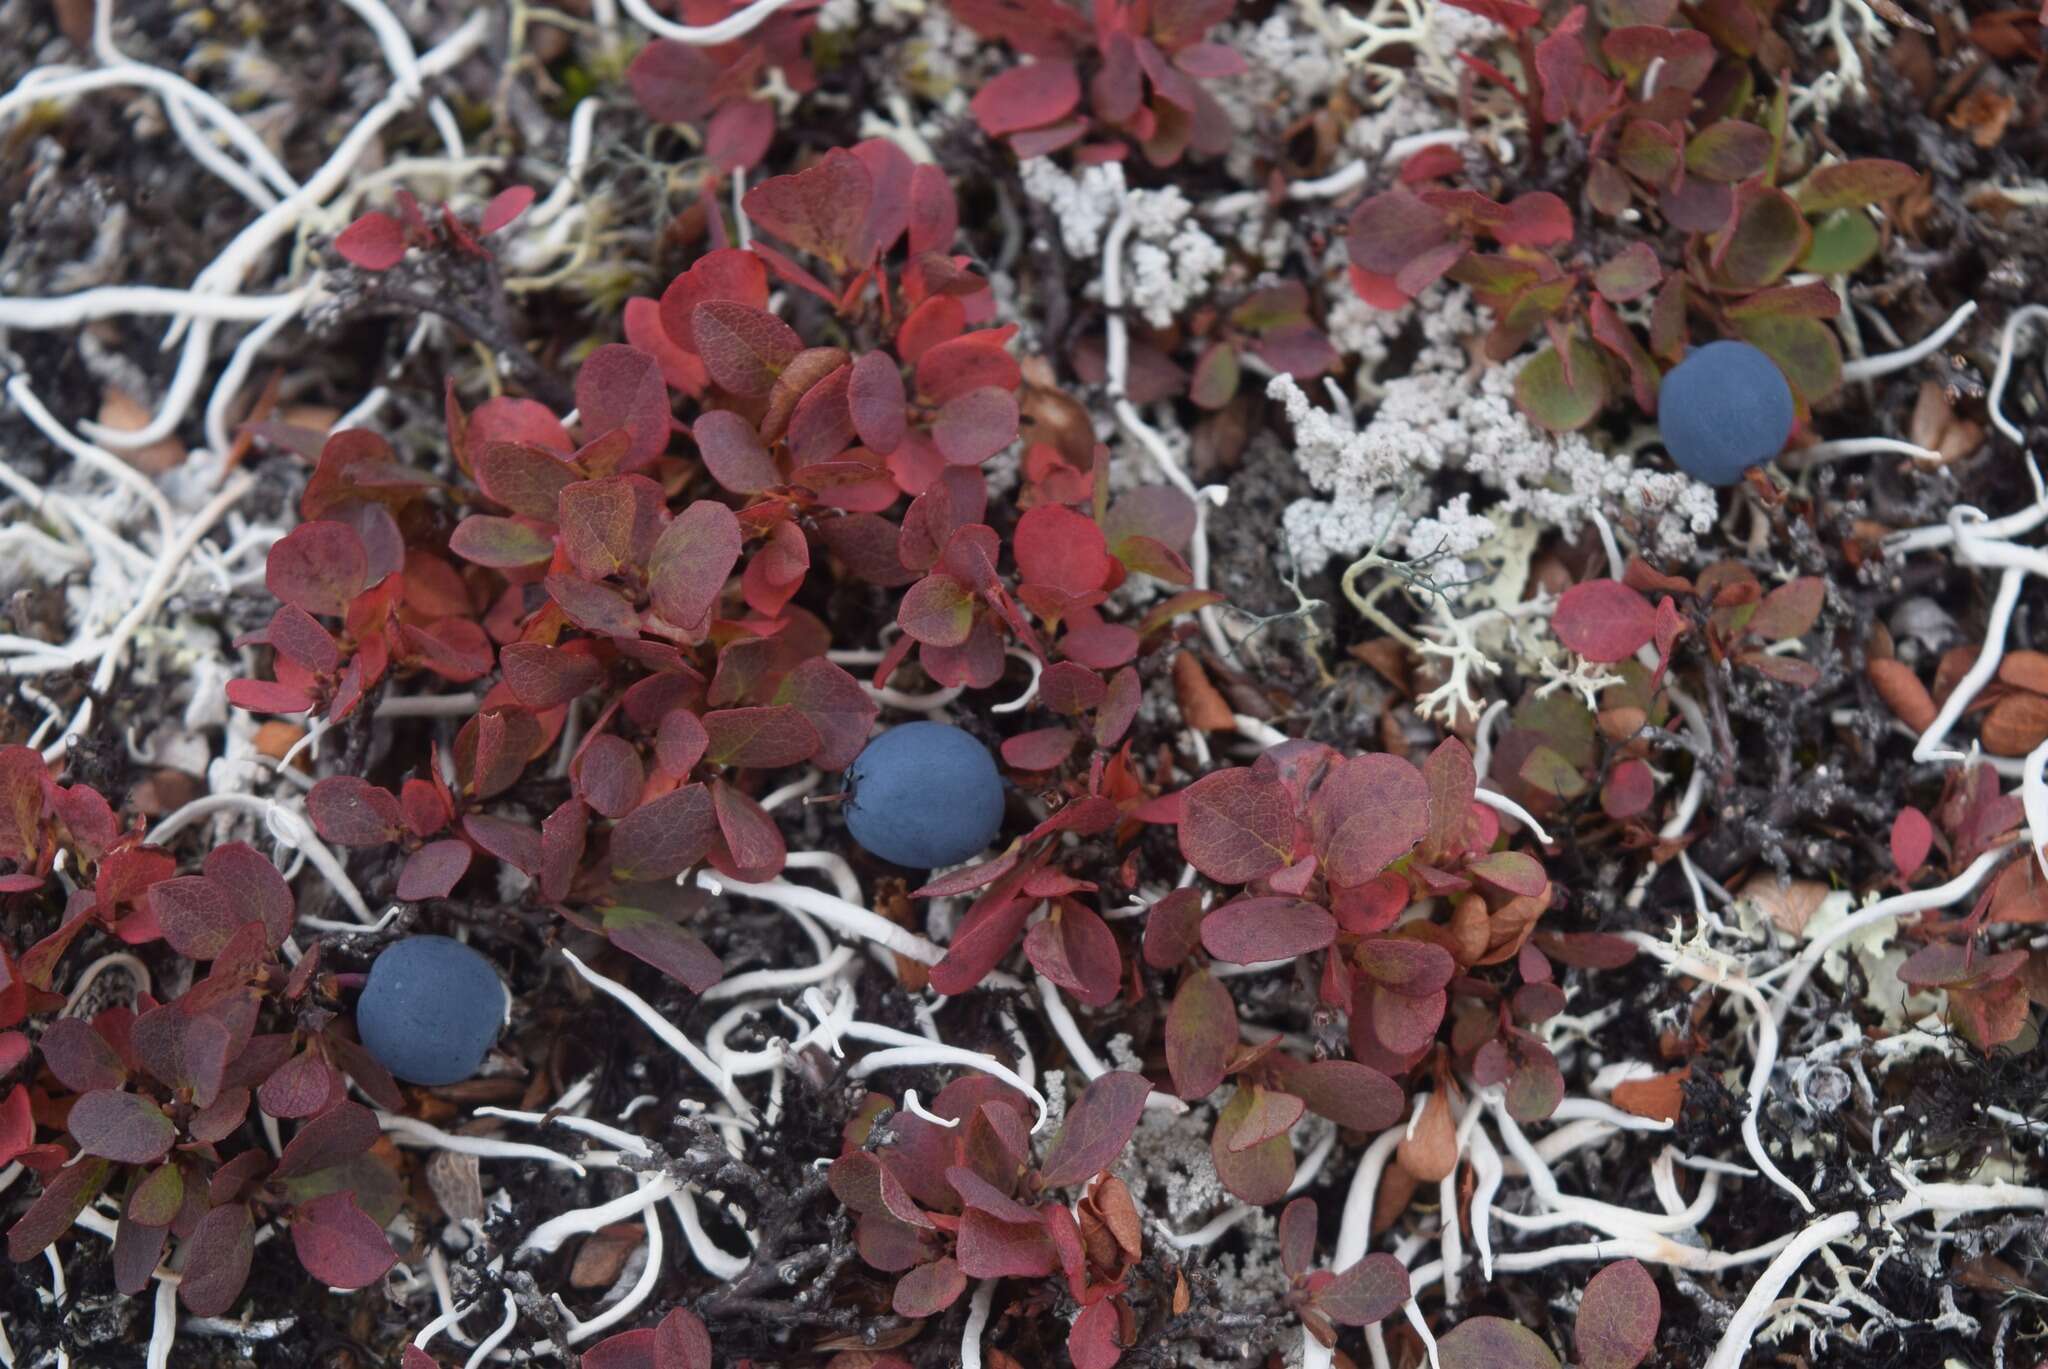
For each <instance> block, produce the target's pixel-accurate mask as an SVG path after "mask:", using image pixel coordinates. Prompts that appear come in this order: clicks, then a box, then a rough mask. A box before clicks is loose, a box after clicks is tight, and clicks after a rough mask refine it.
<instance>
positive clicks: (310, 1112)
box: [256, 1051, 343, 1120]
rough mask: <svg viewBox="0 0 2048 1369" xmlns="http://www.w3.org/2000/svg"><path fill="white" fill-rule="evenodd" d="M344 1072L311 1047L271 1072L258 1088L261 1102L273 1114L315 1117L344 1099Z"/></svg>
mask: <svg viewBox="0 0 2048 1369" xmlns="http://www.w3.org/2000/svg"><path fill="white" fill-rule="evenodd" d="M342 1087H343V1085H342V1080H341V1074H340V1073H339V1071H337V1070H336V1069H335V1068H334V1066H332V1065H330V1064H328V1063H327V1062H326V1061H325V1060H322V1059H321V1058H320V1057H319V1056H317V1055H315V1054H313V1052H311V1051H301V1052H299V1053H298V1054H297V1055H295V1056H293V1057H292V1058H291V1059H290V1060H287V1061H286V1062H285V1063H284V1064H282V1065H279V1066H278V1067H277V1068H276V1069H274V1070H272V1071H271V1072H270V1077H269V1078H268V1079H265V1080H264V1081H263V1083H262V1085H261V1087H259V1088H258V1089H257V1090H256V1102H257V1104H258V1105H259V1106H260V1107H261V1108H262V1109H263V1110H264V1111H265V1112H266V1113H268V1114H270V1115H271V1116H272V1117H277V1118H282V1119H286V1120H291V1119H296V1118H300V1117H314V1116H318V1115H319V1114H320V1113H322V1112H325V1111H326V1110H327V1109H328V1108H329V1107H331V1106H333V1105H334V1104H335V1103H338V1102H340V1101H341V1099H342V1096H343V1094H342Z"/></svg>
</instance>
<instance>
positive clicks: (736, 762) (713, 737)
mask: <svg viewBox="0 0 2048 1369" xmlns="http://www.w3.org/2000/svg"><path fill="white" fill-rule="evenodd" d="M703 721H704V731H705V733H706V734H707V735H708V737H709V738H710V743H709V748H708V750H707V752H706V755H707V756H708V757H709V759H710V760H711V761H712V763H713V764H716V765H728V766H733V767H735V768H739V767H755V768H761V769H768V768H772V767H775V766H782V765H800V764H802V763H803V762H804V761H806V760H809V759H810V757H811V756H812V754H813V753H815V752H816V751H817V749H818V747H819V745H820V738H819V736H818V730H817V729H816V728H815V727H812V726H811V724H810V720H809V719H807V718H805V717H804V715H803V714H802V713H801V712H799V711H798V710H797V709H795V708H792V707H790V706H789V705H787V704H773V705H769V706H767V707H761V708H726V709H719V710H716V711H714V712H710V713H706V714H705V715H704V719H703Z"/></svg>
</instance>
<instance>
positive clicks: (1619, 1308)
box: [1572, 1260, 1664, 1369]
mask: <svg viewBox="0 0 2048 1369" xmlns="http://www.w3.org/2000/svg"><path fill="white" fill-rule="evenodd" d="M1663 1315H1664V1308H1663V1305H1662V1303H1661V1301H1660V1300H1659V1298H1658V1296H1657V1281H1656V1280H1655V1279H1653V1278H1651V1277H1650V1271H1649V1270H1647V1269H1645V1268H1643V1266H1642V1265H1641V1264H1639V1263H1637V1262H1636V1261H1635V1260H1622V1261H1620V1262H1619V1263H1616V1264H1610V1265H1608V1266H1607V1267H1606V1268H1605V1269H1602V1270H1601V1271H1600V1272H1599V1273H1597V1274H1595V1275H1594V1276H1593V1278H1592V1280H1591V1282H1589V1283H1587V1285H1586V1292H1585V1295H1584V1296H1583V1297H1582V1298H1580V1299H1579V1317H1578V1321H1577V1322H1576V1323H1575V1324H1574V1325H1573V1327H1572V1340H1573V1341H1574V1343H1575V1344H1576V1345H1577V1346H1578V1351H1579V1364H1580V1369H1635V1367H1636V1366H1637V1365H1638V1364H1641V1363H1642V1362H1643V1361H1644V1360H1645V1359H1648V1358H1649V1356H1650V1352H1651V1351H1652V1350H1654V1349H1656V1348H1657V1323H1658V1321H1659V1320H1661V1319H1662V1317H1663Z"/></svg>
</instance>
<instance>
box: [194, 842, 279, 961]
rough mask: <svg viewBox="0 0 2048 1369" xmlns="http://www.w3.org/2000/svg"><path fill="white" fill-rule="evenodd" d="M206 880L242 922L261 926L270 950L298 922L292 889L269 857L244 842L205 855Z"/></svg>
mask: <svg viewBox="0 0 2048 1369" xmlns="http://www.w3.org/2000/svg"><path fill="white" fill-rule="evenodd" d="M203 868H204V869H205V871H206V878H207V879H209V880H211V881H212V882H213V883H214V884H215V885H216V886H217V887H219V888H220V889H221V890H223V891H224V892H225V893H226V895H227V899H228V904H229V906H230V907H231V908H233V909H234V910H235V912H236V916H237V917H238V918H239V919H240V920H242V921H248V920H250V919H252V918H253V919H256V920H259V921H261V922H262V923H263V927H264V930H265V931H266V932H267V933H268V935H269V942H270V945H271V946H273V947H276V946H279V945H281V944H283V942H284V939H285V938H286V937H288V936H290V935H291V934H292V927H293V925H294V924H295V923H296V922H297V921H298V907H297V905H296V904H295V903H294V902H293V899H292V889H291V886H290V885H289V884H286V883H285V882H284V876H283V875H281V874H279V873H278V871H277V867H276V866H275V865H272V864H271V863H270V858H269V857H268V856H266V855H264V854H263V853H262V852H260V851H258V850H257V849H256V848H255V847H253V846H250V845H249V844H248V843H247V842H242V841H233V842H229V843H228V844H227V845H225V846H216V847H215V848H214V849H213V850H211V851H209V852H207V853H206V862H205V865H204V867H203Z"/></svg>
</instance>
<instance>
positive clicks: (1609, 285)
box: [1593, 242, 1664, 304]
mask: <svg viewBox="0 0 2048 1369" xmlns="http://www.w3.org/2000/svg"><path fill="white" fill-rule="evenodd" d="M1663 279H1664V268H1663V266H1662V264H1660V263H1659V262H1658V260H1657V251H1656V249H1655V248H1653V247H1651V246H1650V244H1648V243H1646V242H1632V243H1630V244H1629V245H1628V246H1627V247H1626V248H1624V249H1623V250H1622V253H1621V255H1620V256H1618V257H1615V258H1614V259H1613V260H1611V261H1608V262H1606V263H1605V264H1604V265H1602V266H1601V267H1600V268H1599V269H1598V270H1596V271H1595V272H1593V288H1594V289H1595V290H1598V291H1599V292H1600V293H1601V295H1603V296H1604V297H1605V298H1606V299H1607V300H1608V301H1610V302H1611V303H1614V304H1626V303H1628V302H1629V301H1630V300H1633V299H1640V298H1641V297H1642V296H1644V295H1647V294H1649V293H1650V291H1652V290H1654V289H1656V288H1657V282H1658V281H1661V280H1663Z"/></svg>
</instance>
